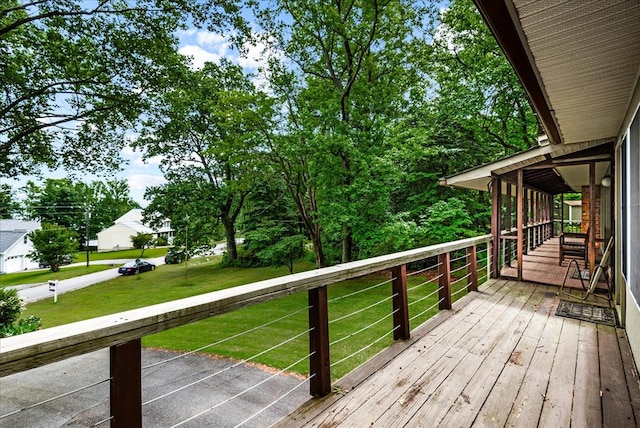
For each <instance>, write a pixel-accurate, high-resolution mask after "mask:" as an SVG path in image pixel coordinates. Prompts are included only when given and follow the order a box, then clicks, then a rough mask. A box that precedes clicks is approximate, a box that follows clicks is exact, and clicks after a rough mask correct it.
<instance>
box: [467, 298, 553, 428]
mask: <svg viewBox="0 0 640 428" xmlns="http://www.w3.org/2000/svg"><path fill="white" fill-rule="evenodd" d="M536 288H538V289H539V290H538V294H540V295H544V294H545V290H547V289H548V288H547V287H536ZM554 308H555V305H554V301H553V300H551V299H548V298H547V299H545V300H543V301H542V303H541V304H540V305H539V306H538V308H537V310H536V312H535V314H534V316H533V319H532V320H531V322H530V323H529V325H528V326H527V328H526V329H525V330H524V332H523V333H522V337H521V338H520V340H519V342H518V344H517V346H516V348H515V350H514V351H513V353H512V355H511V357H510V358H509V361H508V362H507V364H506V365H505V367H504V369H503V370H502V372H501V373H500V376H499V377H498V378H497V380H496V383H495V385H494V386H493V388H492V390H491V391H490V393H489V396H488V397H487V399H486V401H485V402H484V404H483V405H482V408H481V409H480V412H479V414H478V415H477V419H476V420H475V421H474V426H480V427H502V426H505V424H506V422H507V420H508V418H509V415H510V413H511V410H512V408H513V407H514V406H515V403H516V397H517V396H518V393H519V392H520V388H521V386H522V382H523V380H524V378H525V375H526V374H527V371H528V369H529V365H530V364H531V360H532V359H533V356H534V354H535V351H536V350H537V348H538V345H539V343H540V341H541V338H542V333H543V331H544V329H545V325H546V324H547V319H548V318H549V316H551V313H552V310H553V309H554Z"/></svg>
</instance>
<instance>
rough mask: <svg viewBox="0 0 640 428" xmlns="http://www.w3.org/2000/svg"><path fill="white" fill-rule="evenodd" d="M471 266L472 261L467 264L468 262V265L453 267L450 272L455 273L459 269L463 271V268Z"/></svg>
mask: <svg viewBox="0 0 640 428" xmlns="http://www.w3.org/2000/svg"><path fill="white" fill-rule="evenodd" d="M469 266H471V263H467V264H466V265H464V266H460V267H459V268H456V269H453V270H452V271H451V272H450V273H451V274H452V275H453V274H454V273H456V272H459V271H461V270H463V269H466V268H468V267H469Z"/></svg>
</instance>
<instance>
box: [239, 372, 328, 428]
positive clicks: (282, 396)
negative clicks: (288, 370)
mask: <svg viewBox="0 0 640 428" xmlns="http://www.w3.org/2000/svg"><path fill="white" fill-rule="evenodd" d="M315 376H316V374H315V373H313V374H312V375H311V376H309V377H308V378H305V379H304V380H303V381H302V382H299V383H298V384H297V385H296V386H294V387H293V388H291V389H290V390H289V391H287V392H285V393H284V394H282V395H281V396H280V397H278V398H277V399H276V400H274V401H272V402H271V403H270V404H269V405H267V406H265V407H263V408H262V409H260V410H259V411H258V412H256V413H254V414H253V415H251V416H249V417H248V418H247V419H245V420H244V421H242V422H240V423H239V424H238V425H236V426H235V427H233V428H238V427H241V426H242V425H244V424H246V423H247V422H249V421H250V420H251V419H253V418H255V417H256V416H258V415H259V414H260V413H262V412H264V411H265V410H267V409H269V408H271V406H273V405H275V404H276V403H277V402H278V401H280V400H282V399H283V398H285V397H286V396H288V395H289V394H291V393H292V392H293V391H295V390H296V389H298V388H300V387H301V386H302V385H304V384H306V383H308V382H309V381H310V380H311V379H312V378H314V377H315Z"/></svg>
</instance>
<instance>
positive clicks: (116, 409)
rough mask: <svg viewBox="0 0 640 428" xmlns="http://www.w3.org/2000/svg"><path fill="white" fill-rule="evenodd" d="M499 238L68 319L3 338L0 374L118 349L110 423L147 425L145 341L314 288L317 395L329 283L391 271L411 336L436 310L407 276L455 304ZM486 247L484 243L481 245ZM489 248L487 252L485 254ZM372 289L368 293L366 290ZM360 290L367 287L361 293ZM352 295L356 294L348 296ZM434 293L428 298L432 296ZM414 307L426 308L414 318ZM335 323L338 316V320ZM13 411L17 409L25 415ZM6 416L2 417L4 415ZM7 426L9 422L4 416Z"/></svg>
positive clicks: (400, 326)
mask: <svg viewBox="0 0 640 428" xmlns="http://www.w3.org/2000/svg"><path fill="white" fill-rule="evenodd" d="M491 241H492V237H491V235H484V236H480V237H476V238H469V239H463V240H459V241H455V242H449V243H444V244H438V245H433V246H429V247H425V248H419V249H415V250H410V251H405V252H401V253H396V254H390V255H385V256H380V257H375V258H371V259H367V260H361V261H355V262H351V263H345V264H341V265H337V266H332V267H327V268H323V269H318V270H313V271H307V272H302V273H298V274H294V275H288V276H284V277H279V278H274V279H270V280H265V281H260V282H256V283H252V284H248V285H243V286H238V287H234V288H230V289H225V290H221V291H216V292H211V293H206V294H202V295H198V296H194V297H189V298H185V299H180V300H175V301H171V302H166V303H161V304H157V305H154V306H149V307H145V308H140V309H135V310H130V311H126V312H121V313H117V314H113V315H108V316H103V317H99V318H94V319H90V320H86V321H81V322H76V323H72V324H66V325H62V326H58V327H53V328H49V329H45V330H40V331H36V332H32V333H27V334H24V335H21V336H15V337H9V338H5V339H2V342H1V346H0V376H7V375H10V374H14V373H18V372H21V371H25V370H28V369H31V368H35V367H39V366H43V365H46V364H49V363H53V362H56V361H61V360H65V359H68V358H70V357H73V356H77V355H82V354H85V353H89V352H92V351H96V350H99V349H103V348H107V347H108V348H110V360H111V362H110V378H109V380H108V382H109V383H110V403H111V404H110V409H111V410H110V415H109V416H108V417H107V418H106V419H104V421H102V422H107V421H108V422H110V424H111V426H114V427H115V426H117V427H125V426H126V427H140V426H142V410H141V408H142V394H141V339H142V338H144V337H145V336H147V335H150V334H152V333H158V332H162V331H166V330H169V329H173V328H176V327H179V326H182V325H185V324H189V323H193V322H195V321H200V320H204V319H207V318H210V317H215V316H217V315H221V314H224V313H228V312H233V311H236V310H239V309H241V308H245V307H248V306H252V305H256V304H258V303H264V302H267V301H271V300H275V299H281V298H283V297H285V296H289V295H291V294H293V293H298V292H307V293H308V307H307V310H308V324H309V329H308V330H307V331H308V337H309V346H310V352H309V354H308V360H309V367H310V370H309V384H310V393H311V394H312V395H316V396H323V395H326V394H328V393H329V392H331V372H330V367H331V364H330V341H329V324H330V317H329V311H328V302H329V300H328V286H330V285H332V284H336V283H338V282H342V281H345V280H349V279H354V278H358V277H362V276H364V275H368V274H373V273H377V272H381V271H390V272H391V279H389V280H388V281H384V282H383V284H385V283H389V284H390V288H391V290H389V300H391V302H392V304H391V306H392V312H391V315H390V318H392V319H393V325H392V329H391V330H390V331H392V332H393V339H394V340H401V339H408V338H409V337H410V334H411V333H410V332H411V326H410V322H411V321H412V320H413V319H415V318H419V316H420V315H421V314H423V313H426V312H428V311H430V310H431V308H427V309H425V310H421V309H414V308H415V304H417V303H420V300H422V299H423V298H420V299H413V301H411V302H409V299H408V288H407V278H408V277H409V276H411V275H412V274H416V273H419V272H422V271H427V270H428V271H429V272H430V274H432V273H433V274H435V276H430V277H429V279H427V280H426V282H423V283H421V284H417V285H415V286H414V287H412V288H415V287H418V286H421V285H423V284H426V283H433V284H435V285H434V288H435V290H434V291H433V292H432V293H430V294H434V293H435V295H436V296H437V301H436V303H435V304H434V305H433V306H434V307H437V308H438V309H440V310H444V309H451V305H452V301H453V300H455V298H456V297H458V296H459V295H460V294H461V293H465V292H469V291H477V289H478V284H479V283H482V282H484V281H485V280H486V279H487V278H488V275H489V271H490V270H489V264H490V260H489V258H490V254H491V253H492V252H491V249H490V245H491ZM478 246H480V247H484V248H483V249H482V250H478ZM482 252H486V255H485V256H484V257H478V256H479V254H480V253H482ZM434 259H437V262H436V263H435V264H434V265H431V266H429V267H426V268H424V269H417V268H416V269H411V270H413V272H411V271H410V272H409V273H408V269H407V266H408V265H410V264H415V263H416V262H421V261H422V262H424V261H425V260H434ZM360 291H361V292H366V291H367V290H366V289H364V290H360ZM360 291H359V292H360ZM343 298H347V299H348V298H349V296H343ZM425 298H426V297H425ZM410 308H411V310H413V311H420V313H418V314H417V315H415V316H413V317H412V316H410ZM333 321H335V319H334V320H333ZM17 412H18V411H16V412H13V413H17ZM2 417H3V416H2V415H0V418H2ZM0 425H2V420H1V419H0Z"/></svg>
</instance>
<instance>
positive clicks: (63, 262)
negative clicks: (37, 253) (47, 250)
mask: <svg viewBox="0 0 640 428" xmlns="http://www.w3.org/2000/svg"><path fill="white" fill-rule="evenodd" d="M72 262H73V257H71V255H69V254H67V255H65V256H62V260H60V265H69V264H71V263H72ZM38 267H40V268H41V269H44V268H48V267H51V264H50V263H49V262H48V261H46V260H40V263H38Z"/></svg>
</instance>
